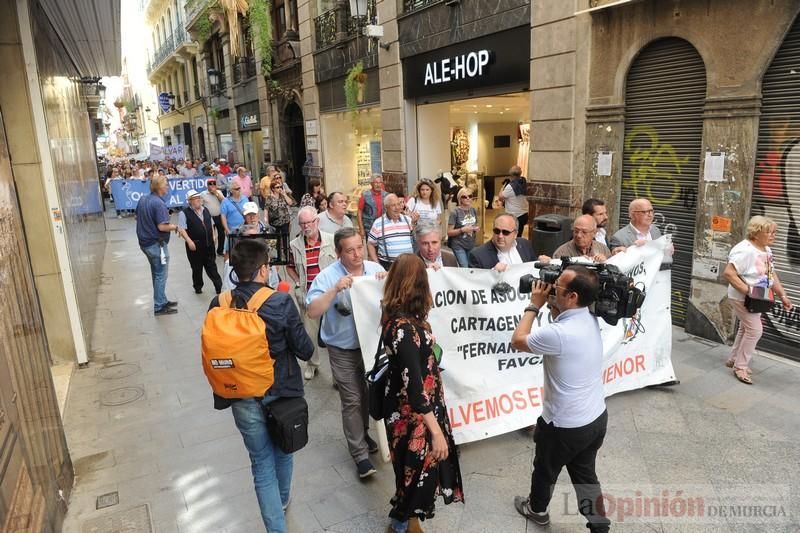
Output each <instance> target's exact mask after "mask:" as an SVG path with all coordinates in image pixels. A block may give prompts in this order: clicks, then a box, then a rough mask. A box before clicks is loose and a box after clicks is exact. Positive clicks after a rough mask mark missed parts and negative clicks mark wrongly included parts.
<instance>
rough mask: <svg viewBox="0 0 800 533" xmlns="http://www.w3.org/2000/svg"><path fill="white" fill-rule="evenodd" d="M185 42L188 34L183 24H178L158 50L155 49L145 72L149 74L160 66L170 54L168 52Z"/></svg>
mask: <svg viewBox="0 0 800 533" xmlns="http://www.w3.org/2000/svg"><path fill="white" fill-rule="evenodd" d="M186 42H189V36H188V34H187V33H186V30H185V29H183V26H178V27H177V28H175V31H174V32H173V33H172V35H170V36H169V37H167V39H166V40H165V41H164V42H163V43H162V44H161V46H160V47H159V48H158V50H156V52H155V53H154V54H153V60H152V61H150V62H149V63H148V65H147V74H148V75H150V73H151V72H153V70H155V69H157V68H158V67H159V66H161V63H163V62H164V60H165V59H167V58H168V57H169V56H170V54H172V53H173V52H175V50H177V49H178V47H179V46H180V45H182V44H183V43H186Z"/></svg>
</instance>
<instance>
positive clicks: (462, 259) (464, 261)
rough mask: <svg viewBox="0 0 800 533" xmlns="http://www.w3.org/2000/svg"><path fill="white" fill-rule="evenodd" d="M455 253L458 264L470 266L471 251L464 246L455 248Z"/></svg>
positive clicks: (465, 266)
mask: <svg viewBox="0 0 800 533" xmlns="http://www.w3.org/2000/svg"><path fill="white" fill-rule="evenodd" d="M453 254H454V255H455V256H456V261H458V266H460V267H461V268H467V267H468V266H469V252H468V251H467V250H465V249H463V248H453Z"/></svg>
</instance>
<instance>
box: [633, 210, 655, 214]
mask: <svg viewBox="0 0 800 533" xmlns="http://www.w3.org/2000/svg"><path fill="white" fill-rule="evenodd" d="M654 212H655V211H653V210H652V209H641V210H639V211H634V213H644V214H645V215H652V214H653V213H654Z"/></svg>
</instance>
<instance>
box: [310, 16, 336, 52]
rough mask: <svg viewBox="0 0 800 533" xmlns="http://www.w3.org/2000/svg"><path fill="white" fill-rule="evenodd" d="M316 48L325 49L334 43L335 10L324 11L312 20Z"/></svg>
mask: <svg viewBox="0 0 800 533" xmlns="http://www.w3.org/2000/svg"><path fill="white" fill-rule="evenodd" d="M314 28H315V31H316V37H317V48H325V47H326V46H330V45H332V44H333V43H335V42H336V9H331V10H330V11H326V12H325V13H323V14H322V15H320V16H318V17H317V18H316V19H314Z"/></svg>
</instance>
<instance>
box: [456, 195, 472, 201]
mask: <svg viewBox="0 0 800 533" xmlns="http://www.w3.org/2000/svg"><path fill="white" fill-rule="evenodd" d="M474 198H475V196H469V195H464V196H459V197H458V199H459V200H472V199H474Z"/></svg>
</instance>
